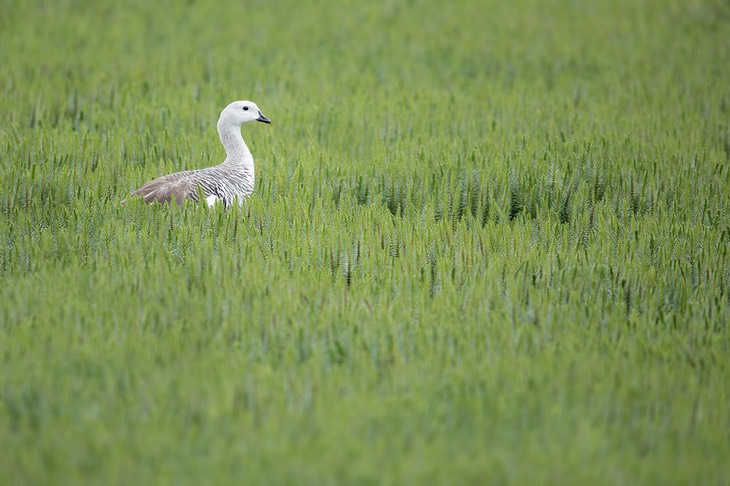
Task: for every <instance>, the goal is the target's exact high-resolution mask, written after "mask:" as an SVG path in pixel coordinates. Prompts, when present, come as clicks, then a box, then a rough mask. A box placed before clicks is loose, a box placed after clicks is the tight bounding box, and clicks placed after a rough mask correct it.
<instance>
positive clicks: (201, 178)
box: [122, 101, 271, 207]
mask: <svg viewBox="0 0 730 486" xmlns="http://www.w3.org/2000/svg"><path fill="white" fill-rule="evenodd" d="M252 121H258V122H263V123H271V120H269V119H268V118H267V117H266V116H265V115H264V114H263V113H261V110H260V109H259V107H258V106H256V103H254V102H253V101H234V102H233V103H231V104H229V105H228V106H226V107H225V109H224V110H223V111H222V112H221V116H220V118H219V119H218V136H219V137H220V139H221V143H222V144H223V147H224V148H225V149H226V160H224V161H223V163H221V164H219V165H215V166H212V167H207V168H205V169H194V170H185V171H182V172H175V173H174V174H169V175H166V176H162V177H158V178H157V179H154V180H151V181H150V182H148V183H146V184H145V185H143V186H142V187H140V188H139V189H137V190H136V191H134V192H133V193H132V194H131V195H130V196H129V197H142V198H144V202H146V203H152V202H154V201H157V202H160V203H165V202H169V201H171V200H173V199H174V200H175V201H176V202H177V203H178V205H180V206H182V204H183V202H184V201H185V200H186V199H191V200H193V201H197V200H198V188H200V190H201V191H202V193H203V195H204V196H205V201H206V203H207V204H208V206H214V205H215V204H216V203H218V202H222V203H223V205H224V207H228V206H230V205H231V204H232V203H233V201H235V200H236V198H238V202H239V204H241V203H242V202H243V198H244V197H246V196H248V195H250V194H251V193H252V192H253V185H254V172H253V157H252V156H251V152H250V151H249V149H248V147H247V146H246V142H244V141H243V137H242V136H241V125H243V124H244V123H247V122H252ZM127 199H128V198H125V199H124V201H122V203H124V202H125V201H126V200H127Z"/></svg>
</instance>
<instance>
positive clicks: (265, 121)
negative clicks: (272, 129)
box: [256, 111, 271, 123]
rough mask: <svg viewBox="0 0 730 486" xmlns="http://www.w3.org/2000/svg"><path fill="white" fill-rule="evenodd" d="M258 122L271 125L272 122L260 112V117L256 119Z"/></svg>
mask: <svg viewBox="0 0 730 486" xmlns="http://www.w3.org/2000/svg"><path fill="white" fill-rule="evenodd" d="M256 121H260V122H264V123H271V120H269V119H268V118H266V115H264V114H263V113H261V112H260V111H259V117H258V118H256Z"/></svg>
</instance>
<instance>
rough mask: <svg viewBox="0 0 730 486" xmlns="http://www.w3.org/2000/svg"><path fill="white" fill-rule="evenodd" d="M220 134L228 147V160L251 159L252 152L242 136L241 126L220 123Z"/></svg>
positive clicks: (223, 142)
mask: <svg viewBox="0 0 730 486" xmlns="http://www.w3.org/2000/svg"><path fill="white" fill-rule="evenodd" d="M218 135H219V136H220V139H221V143H222V144H223V147H224V148H225V149H226V162H239V163H246V162H249V161H251V152H250V151H249V150H248V147H247V146H246V142H244V141H243V136H241V127H237V126H231V125H223V124H220V123H219V124H218Z"/></svg>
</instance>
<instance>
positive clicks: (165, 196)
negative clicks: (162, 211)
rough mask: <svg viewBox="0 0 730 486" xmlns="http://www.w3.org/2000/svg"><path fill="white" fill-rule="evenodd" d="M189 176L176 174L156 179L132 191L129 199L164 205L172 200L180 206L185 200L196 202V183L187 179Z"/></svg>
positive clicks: (181, 173)
mask: <svg viewBox="0 0 730 486" xmlns="http://www.w3.org/2000/svg"><path fill="white" fill-rule="evenodd" d="M189 175H190V174H186V173H184V172H178V173H175V174H170V175H166V176H162V177H158V178H157V179H154V180H152V181H150V182H148V183H147V184H145V185H143V186H142V187H140V188H139V189H137V190H136V191H134V192H133V193H132V194H131V196H130V197H134V196H141V197H142V198H144V202H146V203H151V202H153V201H157V202H160V203H166V202H168V201H171V200H173V199H174V200H175V201H176V202H177V203H178V204H179V205H181V206H182V204H183V202H184V201H185V199H192V200H194V201H197V200H198V183H197V182H195V181H194V180H193V179H192V178H191V177H187V176H189Z"/></svg>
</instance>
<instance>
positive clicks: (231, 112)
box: [218, 101, 271, 127]
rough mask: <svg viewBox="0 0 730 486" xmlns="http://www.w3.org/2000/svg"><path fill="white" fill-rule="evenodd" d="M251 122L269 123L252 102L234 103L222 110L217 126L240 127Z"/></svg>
mask: <svg viewBox="0 0 730 486" xmlns="http://www.w3.org/2000/svg"><path fill="white" fill-rule="evenodd" d="M251 121H259V122H264V123H271V120H269V119H268V118H267V117H266V115H264V114H263V113H261V110H260V109H259V107H258V106H256V103H254V102H253V101H234V102H233V103H231V104H230V105H228V106H226V107H225V108H224V109H223V111H222V112H221V117H220V119H219V120H218V125H219V126H220V125H228V126H235V127H240V126H241V125H243V124H244V123H246V122H251Z"/></svg>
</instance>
